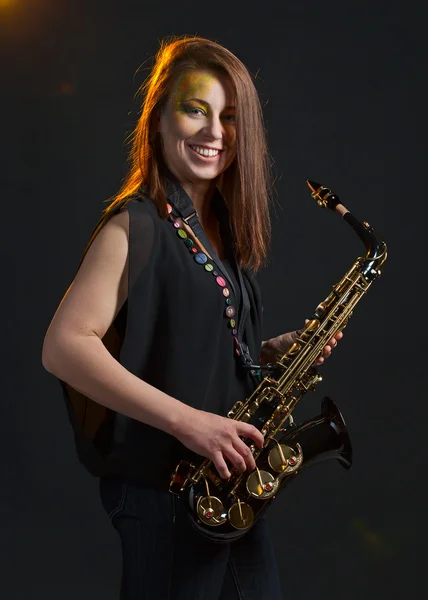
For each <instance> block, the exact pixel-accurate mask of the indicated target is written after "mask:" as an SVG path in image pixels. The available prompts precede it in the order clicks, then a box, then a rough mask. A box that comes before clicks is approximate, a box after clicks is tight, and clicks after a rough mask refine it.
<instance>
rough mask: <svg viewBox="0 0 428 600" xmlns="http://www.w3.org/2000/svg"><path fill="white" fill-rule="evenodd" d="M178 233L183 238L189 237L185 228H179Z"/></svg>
mask: <svg viewBox="0 0 428 600" xmlns="http://www.w3.org/2000/svg"><path fill="white" fill-rule="evenodd" d="M177 233H178V235H179V236H180V237H181V239H182V240H185V239H186V238H187V233H186V232H185V231H184V229H178V230H177Z"/></svg>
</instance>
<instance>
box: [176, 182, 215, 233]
mask: <svg viewBox="0 0 428 600" xmlns="http://www.w3.org/2000/svg"><path fill="white" fill-rule="evenodd" d="M180 185H181V187H182V188H183V189H184V191H185V192H186V194H187V195H188V196H189V198H190V199H191V201H192V202H193V206H194V207H195V209H196V210H197V211H198V214H199V218H200V220H201V223H202V224H204V223H206V222H208V221H209V220H210V216H211V200H212V198H213V196H214V192H215V190H216V180H211V181H201V182H193V181H192V182H190V181H180Z"/></svg>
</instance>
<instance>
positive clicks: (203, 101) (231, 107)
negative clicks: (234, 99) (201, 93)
mask: <svg viewBox="0 0 428 600" xmlns="http://www.w3.org/2000/svg"><path fill="white" fill-rule="evenodd" d="M192 100H194V101H195V102H200V103H201V104H205V106H209V102H207V101H206V100H202V98H187V100H185V102H190V101H192ZM231 109H232V110H235V109H236V106H232V105H230V106H225V107H224V109H223V110H231Z"/></svg>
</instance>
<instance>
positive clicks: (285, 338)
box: [260, 331, 343, 367]
mask: <svg viewBox="0 0 428 600" xmlns="http://www.w3.org/2000/svg"><path fill="white" fill-rule="evenodd" d="M298 336H299V332H298V331H290V332H288V333H283V334H282V335H278V336H277V337H274V338H271V339H270V340H267V341H266V342H262V351H261V357H260V361H261V364H266V363H270V362H272V363H274V362H276V361H277V360H278V358H277V357H278V355H280V356H282V355H283V354H285V353H286V352H288V350H289V348H290V347H291V346H292V344H294V342H295V341H296V340H297V338H298ZM342 337H343V332H342V331H339V332H338V333H336V335H335V336H334V337H332V338H331V340H329V342H328V343H327V344H326V345H325V346H324V349H323V351H322V354H321V355H320V356H319V357H318V358H317V360H316V361H315V362H314V365H315V366H317V367H318V366H319V365H322V364H323V362H324V360H325V359H326V358H328V357H329V356H330V354H331V352H332V350H333V349H334V348H336V346H337V342H338V341H339V340H341V339H342Z"/></svg>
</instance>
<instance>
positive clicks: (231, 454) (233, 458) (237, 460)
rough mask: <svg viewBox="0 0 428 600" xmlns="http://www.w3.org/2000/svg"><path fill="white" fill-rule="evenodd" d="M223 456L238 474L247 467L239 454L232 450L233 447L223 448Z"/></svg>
mask: <svg viewBox="0 0 428 600" xmlns="http://www.w3.org/2000/svg"><path fill="white" fill-rule="evenodd" d="M223 455H224V456H225V457H226V458H227V460H229V461H230V462H231V463H232V465H233V466H234V467H235V469H236V470H237V471H239V472H240V473H243V472H244V471H245V470H246V468H247V465H246V463H245V460H244V459H243V458H242V456H241V455H240V454H239V452H237V451H236V450H235V448H233V446H229V447H227V448H225V449H224V450H223Z"/></svg>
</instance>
